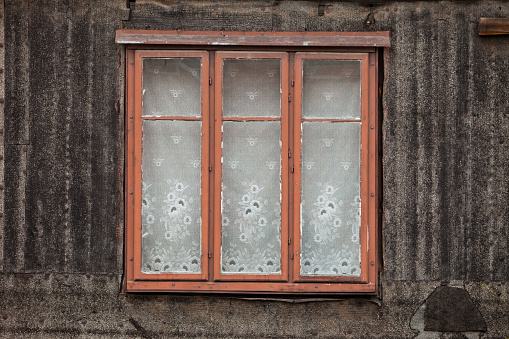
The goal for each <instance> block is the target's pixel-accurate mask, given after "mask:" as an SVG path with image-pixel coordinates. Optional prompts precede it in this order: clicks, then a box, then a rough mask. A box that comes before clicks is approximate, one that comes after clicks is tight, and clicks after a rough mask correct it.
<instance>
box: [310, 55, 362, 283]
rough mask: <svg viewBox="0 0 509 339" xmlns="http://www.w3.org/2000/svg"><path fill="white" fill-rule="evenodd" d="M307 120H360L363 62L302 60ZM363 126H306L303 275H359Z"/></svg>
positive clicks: (349, 123)
mask: <svg viewBox="0 0 509 339" xmlns="http://www.w3.org/2000/svg"><path fill="white" fill-rule="evenodd" d="M302 100H303V117H304V118H320V119H359V118H360V63H359V62H358V61H344V60H304V63H303V98H302ZM360 126H361V124H360V122H359V123H357V122H304V123H303V124H302V169H301V170H302V192H301V199H302V200H301V204H302V206H301V233H302V234H301V235H302V236H301V258H300V260H301V274H303V275H348V276H359V275H360V243H359V230H360V211H361V210H360V206H361V205H360V204H361V201H360Z"/></svg>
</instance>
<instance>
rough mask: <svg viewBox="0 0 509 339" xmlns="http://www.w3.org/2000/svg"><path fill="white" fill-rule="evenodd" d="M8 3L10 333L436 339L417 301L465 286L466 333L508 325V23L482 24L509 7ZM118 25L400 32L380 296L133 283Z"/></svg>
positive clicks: (2, 243)
mask: <svg viewBox="0 0 509 339" xmlns="http://www.w3.org/2000/svg"><path fill="white" fill-rule="evenodd" d="M2 5H3V8H1V7H0V14H1V17H0V20H1V21H2V22H3V31H2V32H3V33H2V34H4V38H3V41H0V42H1V43H3V47H2V48H1V50H0V52H1V53H2V54H3V57H4V58H5V65H2V62H0V66H1V68H2V70H3V73H1V74H0V75H1V76H3V78H4V82H3V86H2V88H1V91H0V93H3V94H2V96H3V97H4V102H1V103H0V112H3V119H0V123H1V124H3V125H2V126H1V127H0V128H2V134H1V136H2V138H3V139H2V140H3V148H1V150H2V151H3V154H2V155H3V158H2V159H0V162H1V166H0V168H3V172H1V171H0V172H1V173H3V183H2V184H1V187H0V188H1V194H0V198H2V199H3V203H2V204H1V206H0V209H1V210H0V213H1V216H0V236H1V239H0V260H1V265H0V336H5V337H16V338H17V337H20V336H26V337H38V336H46V337H55V336H57V337H75V336H76V337H79V336H82V337H91V336H92V337H94V336H95V337H102V336H104V337H115V336H116V337H125V336H132V337H157V336H166V337H177V336H189V337H194V336H203V337H228V336H235V337H261V336H264V337H284V336H286V337H313V336H318V337H348V338H367V337H387V338H389V337H392V338H402V337H412V336H416V335H419V336H421V337H424V336H427V337H433V336H437V335H438V333H439V332H440V331H425V330H424V328H425V326H424V325H425V323H426V322H427V321H428V320H429V319H428V320H427V319H426V317H425V316H423V317H420V316H419V314H421V313H419V312H418V310H420V309H422V307H437V306H431V305H436V302H435V301H434V302H431V301H430V302H429V303H427V298H428V297H429V296H430V295H431V294H432V292H433V291H434V290H435V289H436V288H437V287H438V286H440V285H448V286H452V287H453V288H464V289H466V290H467V292H468V296H469V298H464V299H461V300H459V301H458V302H459V304H456V305H462V304H464V305H467V304H469V305H470V303H473V304H474V306H475V307H476V308H477V309H478V310H479V313H480V315H481V317H482V320H483V321H484V322H485V323H486V328H487V331H486V332H476V331H473V332H472V330H471V329H470V332H465V333H463V334H461V335H465V336H470V337H472V336H478V334H479V333H482V334H485V336H487V337H491V338H503V337H504V336H505V337H509V304H508V303H509V289H508V287H507V286H508V285H507V284H506V283H505V281H506V280H508V277H509V237H508V220H509V195H508V194H509V190H508V174H509V173H508V172H509V154H508V152H507V140H508V136H509V119H508V114H509V91H508V90H507V87H508V84H509V35H507V36H497V37H479V36H478V35H477V29H476V26H477V23H478V20H479V18H480V17H505V18H507V17H509V4H508V3H507V2H505V1H454V2H446V1H421V2H399V1H398V2H382V3H378V4H375V5H374V6H373V7H372V10H373V12H374V17H375V20H376V23H375V24H373V25H371V26H369V27H366V26H365V25H364V20H365V18H366V16H367V14H368V13H369V12H368V11H366V9H367V8H368V7H367V5H366V4H358V3H354V2H339V1H326V2H325V5H326V10H325V15H324V16H318V13H317V8H318V2H317V1H233V0H230V1H226V0H222V1H170V0H167V1H141V0H138V1H136V4H135V6H134V7H133V8H132V9H131V18H130V20H129V21H121V14H122V9H123V8H125V5H126V3H125V1H122V0H115V1H107V0H97V1H84V0H67V1H64V0H54V1H51V2H48V1H42V0H16V1H14V0H5V1H4V2H3V4H2ZM368 10H369V9H368ZM119 28H136V29H182V30H247V31H263V30H275V31H370V30H389V31H390V32H391V43H392V47H391V48H390V49H389V50H388V51H386V52H385V53H384V88H383V90H384V92H383V125H382V132H383V143H382V148H383V185H382V190H383V206H382V209H383V222H382V225H381V229H382V239H383V251H382V258H383V262H384V267H383V272H382V273H381V287H382V288H381V295H380V298H374V299H366V298H362V297H349V298H335V299H329V300H326V301H309V302H295V301H300V300H292V299H286V300H285V301H267V300H247V299H244V298H242V297H243V296H217V295H201V296H194V295H152V294H147V295H140V294H135V295H123V294H120V281H121V276H122V264H121V263H122V260H123V257H122V244H123V239H122V234H123V207H122V204H123V203H122V201H123V196H122V189H123V177H122V176H123V174H122V170H123V169H122V168H123V126H124V125H123V114H124V113H123V91H124V83H123V77H124V64H123V63H124V47H123V46H118V45H115V43H114V34H115V29H119ZM1 36H2V35H1V34H0V37H1ZM0 60H2V58H0ZM339 299H341V300H339ZM442 306H444V305H442ZM444 307H447V305H445V306H444ZM428 311H429V309H428ZM431 313H433V312H431ZM434 313H436V312H434ZM423 314H430V312H428V313H426V312H424V313H423ZM471 316H472V317H474V316H475V315H473V314H472V315H471ZM450 328H455V327H447V326H444V328H442V330H443V331H444V332H446V331H448V329H450ZM461 328H462V327H460V329H461ZM456 329H457V327H456ZM465 330H467V328H465ZM442 336H443V337H450V338H453V337H459V336H460V334H459V333H442Z"/></svg>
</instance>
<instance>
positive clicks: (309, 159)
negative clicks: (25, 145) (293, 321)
mask: <svg viewBox="0 0 509 339" xmlns="http://www.w3.org/2000/svg"><path fill="white" fill-rule="evenodd" d="M117 42H118V43H126V44H129V45H128V48H127V53H126V54H127V78H126V80H127V81H126V82H127V86H126V88H127V91H126V112H127V119H126V169H125V172H126V181H125V185H126V197H127V198H126V290H127V291H179V292H184V291H185V292H200V291H201V292H233V293H250V292H264V293H302V294H306V293H314V294H316V293H322V294H330V293H365V294H373V293H377V275H378V271H377V270H378V267H377V266H378V264H377V263H378V259H377V246H378V239H377V234H378V233H377V232H378V231H377V212H376V204H377V196H378V194H377V171H378V168H377V166H378V164H377V154H378V152H377V133H378V132H377V131H378V128H377V108H378V98H377V94H378V85H377V72H378V63H377V60H378V50H377V49H376V48H374V47H375V46H388V34H387V33H385V32H376V33H369V34H367V33H342V34H338V33H334V34H331V33H313V34H311V33H306V34H305V33H293V34H292V33H270V34H268V36H267V35H265V34H263V33H240V32H232V33H228V34H225V33H218V32H207V33H205V32H184V33H183V32H156V31H130V30H120V31H117ZM138 43H144V45H143V46H141V47H143V48H140V46H136V45H135V44H138ZM161 45H164V46H161ZM352 46H353V47H352ZM163 47H164V49H163Z"/></svg>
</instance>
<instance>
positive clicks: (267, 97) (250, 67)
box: [223, 59, 281, 117]
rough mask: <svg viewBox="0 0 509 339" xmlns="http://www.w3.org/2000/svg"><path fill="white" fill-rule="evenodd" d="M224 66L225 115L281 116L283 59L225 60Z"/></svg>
mask: <svg viewBox="0 0 509 339" xmlns="http://www.w3.org/2000/svg"><path fill="white" fill-rule="evenodd" d="M223 67H224V68H223V74H224V75H223V116H225V117H279V116H280V115H281V74H280V68H281V66H280V60H279V59H250V60H246V59H244V60H242V59H225V60H224V64H223Z"/></svg>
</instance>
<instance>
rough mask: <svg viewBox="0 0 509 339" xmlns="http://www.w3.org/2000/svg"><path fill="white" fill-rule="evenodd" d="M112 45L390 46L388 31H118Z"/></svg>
mask: <svg viewBox="0 0 509 339" xmlns="http://www.w3.org/2000/svg"><path fill="white" fill-rule="evenodd" d="M115 42H116V43H118V44H135V45H211V46H348V47H390V45H391V44H390V37H389V32H387V31H380V32H219V31H211V32H193V31H156V30H135V29H119V30H117V32H116V37H115Z"/></svg>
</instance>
